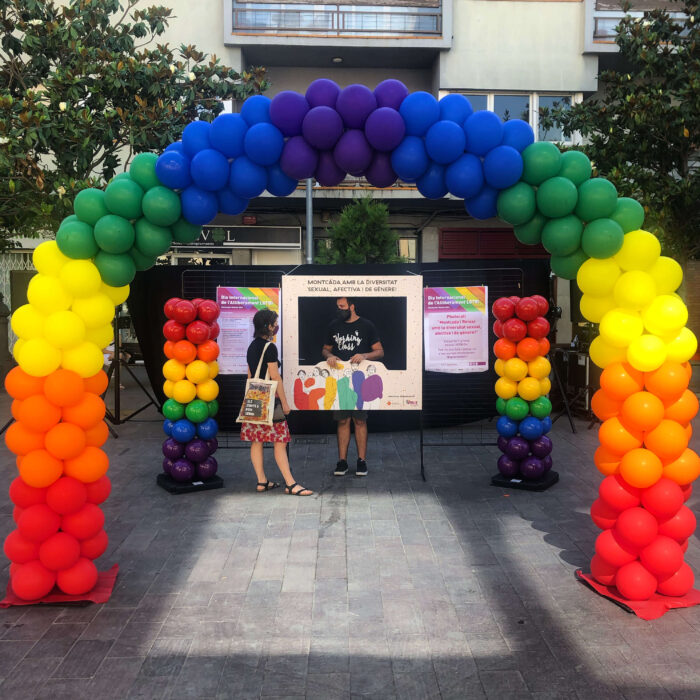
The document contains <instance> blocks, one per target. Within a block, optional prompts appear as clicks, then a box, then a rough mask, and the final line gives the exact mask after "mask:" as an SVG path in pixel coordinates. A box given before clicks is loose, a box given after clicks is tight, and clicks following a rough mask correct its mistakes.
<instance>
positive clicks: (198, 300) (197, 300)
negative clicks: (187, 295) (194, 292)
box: [190, 297, 204, 309]
mask: <svg viewBox="0 0 700 700" xmlns="http://www.w3.org/2000/svg"><path fill="white" fill-rule="evenodd" d="M190 301H191V302H192V304H193V305H194V308H195V309H197V308H199V305H200V304H201V303H202V302H203V301H204V299H202V298H201V297H195V298H194V299H190Z"/></svg>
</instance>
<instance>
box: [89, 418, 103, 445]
mask: <svg viewBox="0 0 700 700" xmlns="http://www.w3.org/2000/svg"><path fill="white" fill-rule="evenodd" d="M108 437H109V428H108V427H107V423H105V422H104V421H103V420H101V421H100V422H99V423H98V424H97V425H95V426H94V427H92V428H90V429H89V430H86V431H85V439H86V444H87V445H92V446H93V447H102V445H104V444H105V442H107V438H108Z"/></svg>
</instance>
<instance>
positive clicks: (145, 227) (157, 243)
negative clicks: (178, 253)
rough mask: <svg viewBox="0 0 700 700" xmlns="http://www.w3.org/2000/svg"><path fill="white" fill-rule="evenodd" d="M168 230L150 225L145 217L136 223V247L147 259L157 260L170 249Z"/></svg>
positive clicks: (171, 240) (170, 240)
mask: <svg viewBox="0 0 700 700" xmlns="http://www.w3.org/2000/svg"><path fill="white" fill-rule="evenodd" d="M172 242H173V239H172V237H171V235H170V229H168V228H164V227H163V226H156V225H155V224H152V223H151V222H150V221H149V220H148V219H146V218H145V217H143V218H141V219H139V220H138V221H137V222H136V247H137V248H138V250H139V253H141V254H142V255H145V256H146V257H147V258H157V257H158V256H159V255H163V253H166V252H167V251H168V249H169V248H170V244H171V243H172Z"/></svg>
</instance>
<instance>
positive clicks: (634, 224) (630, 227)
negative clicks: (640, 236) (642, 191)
mask: <svg viewBox="0 0 700 700" xmlns="http://www.w3.org/2000/svg"><path fill="white" fill-rule="evenodd" d="M610 218H611V219H612V220H613V221H617V223H618V224H620V226H621V227H622V230H623V231H624V232H625V233H629V232H630V231H637V230H639V229H640V228H642V224H643V223H644V207H643V206H642V205H641V204H640V203H639V202H638V201H637V200H636V199H632V198H631V197H620V199H618V200H617V205H616V206H615V211H614V212H613V213H612V214H611V215H610Z"/></svg>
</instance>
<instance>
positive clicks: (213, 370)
mask: <svg viewBox="0 0 700 700" xmlns="http://www.w3.org/2000/svg"><path fill="white" fill-rule="evenodd" d="M497 362H498V360H497ZM207 366H208V368H209V379H214V377H216V376H217V375H218V374H219V363H218V362H217V361H216V360H212V361H211V362H208V363H207Z"/></svg>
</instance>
